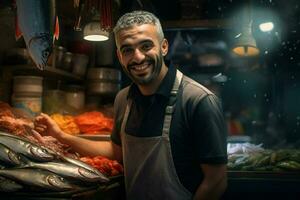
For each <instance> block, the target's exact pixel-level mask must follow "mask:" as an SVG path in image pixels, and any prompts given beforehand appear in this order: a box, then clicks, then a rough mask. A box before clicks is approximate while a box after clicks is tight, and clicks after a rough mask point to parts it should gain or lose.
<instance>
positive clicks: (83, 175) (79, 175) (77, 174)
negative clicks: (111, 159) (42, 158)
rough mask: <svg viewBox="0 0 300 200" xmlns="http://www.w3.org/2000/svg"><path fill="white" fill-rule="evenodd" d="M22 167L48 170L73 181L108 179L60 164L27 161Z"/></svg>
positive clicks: (103, 180)
mask: <svg viewBox="0 0 300 200" xmlns="http://www.w3.org/2000/svg"><path fill="white" fill-rule="evenodd" d="M23 167H31V168H39V169H44V170H49V171H51V172H53V173H55V174H57V175H60V176H62V177H66V178H71V179H72V180H74V181H83V182H107V181H109V179H108V178H107V177H105V176H104V175H102V174H101V176H100V175H99V174H96V173H94V172H93V171H91V170H88V169H86V168H83V167H79V166H77V165H73V164H70V163H62V162H45V163H35V162H31V161H28V162H27V164H26V165H25V166H23Z"/></svg>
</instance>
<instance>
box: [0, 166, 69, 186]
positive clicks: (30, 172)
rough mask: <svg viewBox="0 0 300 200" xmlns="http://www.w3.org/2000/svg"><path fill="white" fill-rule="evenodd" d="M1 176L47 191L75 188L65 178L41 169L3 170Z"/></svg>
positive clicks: (0, 171) (0, 172)
mask: <svg viewBox="0 0 300 200" xmlns="http://www.w3.org/2000/svg"><path fill="white" fill-rule="evenodd" d="M0 176H3V177H6V178H8V179H11V180H13V181H16V182H18V183H22V184H23V185H28V186H34V187H38V188H41V189H45V190H53V191H67V190H71V189H74V187H73V186H72V185H71V184H70V183H69V182H67V180H65V179H64V178H62V177H60V176H58V175H56V174H53V173H52V172H49V171H45V170H39V169H1V170H0Z"/></svg>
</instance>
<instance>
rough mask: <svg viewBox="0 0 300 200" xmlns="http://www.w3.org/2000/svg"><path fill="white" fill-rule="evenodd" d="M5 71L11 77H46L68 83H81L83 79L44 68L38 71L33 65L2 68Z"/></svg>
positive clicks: (55, 69) (64, 72)
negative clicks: (9, 72)
mask: <svg viewBox="0 0 300 200" xmlns="http://www.w3.org/2000/svg"><path fill="white" fill-rule="evenodd" d="M3 69H4V70H5V71H11V72H12V74H13V75H32V76H34V75H37V76H43V77H47V78H49V79H62V78H63V79H66V80H68V81H83V77H80V76H78V75H74V74H72V73H71V72H68V71H65V70H61V69H58V68H54V67H51V66H46V68H45V69H44V70H40V69H38V68H37V67H36V66H34V65H12V66H4V67H3Z"/></svg>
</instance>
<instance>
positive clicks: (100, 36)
mask: <svg viewBox="0 0 300 200" xmlns="http://www.w3.org/2000/svg"><path fill="white" fill-rule="evenodd" d="M83 39H85V40H89V41H97V42H98V41H105V40H108V39H109V32H108V31H107V30H103V29H102V28H101V26H100V22H96V21H94V22H90V23H88V24H86V25H85V27H84V29H83Z"/></svg>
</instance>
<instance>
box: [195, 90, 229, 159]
mask: <svg viewBox="0 0 300 200" xmlns="http://www.w3.org/2000/svg"><path fill="white" fill-rule="evenodd" d="M191 127H192V141H193V146H194V151H195V153H196V156H197V159H198V160H199V162H200V163H211V164H223V163H227V145H226V138H227V127H226V124H225V120H224V116H223V111H222V106H221V102H220V100H219V98H218V97H217V96H215V95H214V94H208V95H207V96H205V97H203V98H201V100H200V101H199V102H198V103H197V104H195V108H194V113H193V119H192V125H191Z"/></svg>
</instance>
